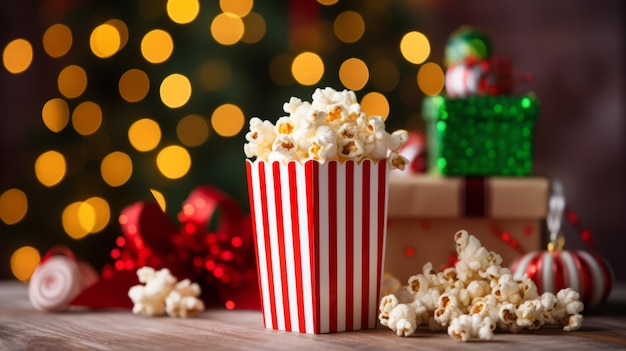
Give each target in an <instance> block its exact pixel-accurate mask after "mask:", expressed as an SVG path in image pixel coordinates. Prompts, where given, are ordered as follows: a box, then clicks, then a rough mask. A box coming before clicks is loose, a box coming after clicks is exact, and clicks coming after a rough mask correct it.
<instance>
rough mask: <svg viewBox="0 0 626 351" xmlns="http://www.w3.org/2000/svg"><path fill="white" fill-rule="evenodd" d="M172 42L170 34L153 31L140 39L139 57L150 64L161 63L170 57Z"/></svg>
mask: <svg viewBox="0 0 626 351" xmlns="http://www.w3.org/2000/svg"><path fill="white" fill-rule="evenodd" d="M173 51H174V41H173V40H172V37H171V36H170V34H169V33H168V32H166V31H164V30H162V29H154V30H151V31H149V32H148V33H146V35H144V37H143V39H141V55H143V57H144V58H145V59H146V61H148V62H150V63H162V62H165V61H167V59H168V58H169V57H170V55H172V52H173Z"/></svg>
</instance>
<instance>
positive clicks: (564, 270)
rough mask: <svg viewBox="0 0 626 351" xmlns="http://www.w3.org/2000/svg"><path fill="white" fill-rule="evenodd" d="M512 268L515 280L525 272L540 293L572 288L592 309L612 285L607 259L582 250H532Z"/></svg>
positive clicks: (604, 298) (608, 291) (602, 300)
mask: <svg viewBox="0 0 626 351" xmlns="http://www.w3.org/2000/svg"><path fill="white" fill-rule="evenodd" d="M511 271H512V272H513V276H514V278H516V279H521V278H522V277H523V276H524V274H526V275H527V276H528V278H530V279H531V280H533V281H534V282H535V284H536V285H537V290H538V291H539V293H540V294H541V293H544V292H552V293H554V294H556V293H557V292H559V290H561V289H565V288H572V289H573V290H575V291H577V292H578V293H579V294H580V299H581V301H582V302H583V303H584V304H585V308H586V309H589V310H591V309H593V308H595V307H597V306H599V305H600V304H601V303H602V302H604V301H605V300H606V298H607V297H608V295H609V293H610V292H611V287H612V284H613V273H612V270H611V267H610V266H609V264H608V262H606V260H604V259H603V258H602V257H600V256H597V255H592V254H590V253H588V252H585V251H580V250H577V251H570V250H546V251H533V252H530V253H527V254H525V255H523V256H522V257H520V258H518V259H517V260H515V261H514V262H513V263H512V265H511Z"/></svg>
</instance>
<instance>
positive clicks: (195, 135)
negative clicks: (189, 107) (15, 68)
mask: <svg viewBox="0 0 626 351" xmlns="http://www.w3.org/2000/svg"><path fill="white" fill-rule="evenodd" d="M176 135H177V136H178V139H179V140H180V142H181V143H183V145H185V146H188V147H195V146H200V145H202V144H203V143H204V142H205V141H207V139H208V138H209V124H208V122H207V120H206V118H204V117H202V116H199V115H188V116H185V117H184V118H183V119H181V120H180V121H179V122H178V124H177V125H176Z"/></svg>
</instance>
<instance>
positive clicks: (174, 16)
mask: <svg viewBox="0 0 626 351" xmlns="http://www.w3.org/2000/svg"><path fill="white" fill-rule="evenodd" d="M166 9H167V15H168V16H169V18H170V19H171V20H172V21H174V22H175V23H178V24H187V23H191V22H193V20H195V19H196V17H198V13H199V12H200V3H199V2H198V0H168V1H167V7H166Z"/></svg>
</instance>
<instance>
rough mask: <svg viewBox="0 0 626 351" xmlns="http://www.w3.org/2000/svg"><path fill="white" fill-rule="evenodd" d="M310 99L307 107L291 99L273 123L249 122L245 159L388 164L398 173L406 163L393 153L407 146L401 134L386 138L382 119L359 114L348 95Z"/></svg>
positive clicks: (327, 93)
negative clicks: (381, 161) (385, 161)
mask: <svg viewBox="0 0 626 351" xmlns="http://www.w3.org/2000/svg"><path fill="white" fill-rule="evenodd" d="M312 97H313V101H312V102H310V103H309V102H306V101H302V100H300V99H298V98H296V97H292V98H291V99H290V100H289V101H288V102H286V103H285V104H283V111H284V112H285V113H287V114H288V115H287V116H282V117H280V118H278V120H277V121H276V124H275V125H274V124H272V123H271V122H269V121H261V120H260V119H259V118H257V117H253V118H251V119H250V131H249V132H248V133H247V134H246V141H247V143H246V144H245V145H244V152H245V154H246V157H249V158H253V157H256V158H257V159H260V160H264V161H268V162H274V161H279V162H283V163H287V162H289V161H299V162H306V161H308V160H317V161H319V162H320V163H321V164H324V163H326V162H328V161H331V160H337V161H340V162H343V161H346V160H355V161H357V162H360V161H361V160H364V159H371V160H375V161H378V160H382V159H388V160H389V165H390V167H391V169H396V168H398V169H404V167H405V166H406V165H407V164H408V160H407V159H406V157H404V156H402V155H400V154H399V153H398V151H399V150H400V148H401V147H402V146H403V145H404V144H405V143H406V142H407V141H408V133H407V131H406V130H398V131H395V132H393V133H391V134H389V133H387V132H386V131H385V121H384V120H383V118H382V117H380V116H371V117H368V116H367V115H366V114H365V113H364V112H363V111H361V105H360V104H359V103H358V102H357V99H356V95H355V93H354V92H353V91H349V90H343V91H341V92H340V91H335V90H334V89H332V88H325V89H319V88H318V89H316V90H315V92H314V93H313V96H312Z"/></svg>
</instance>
